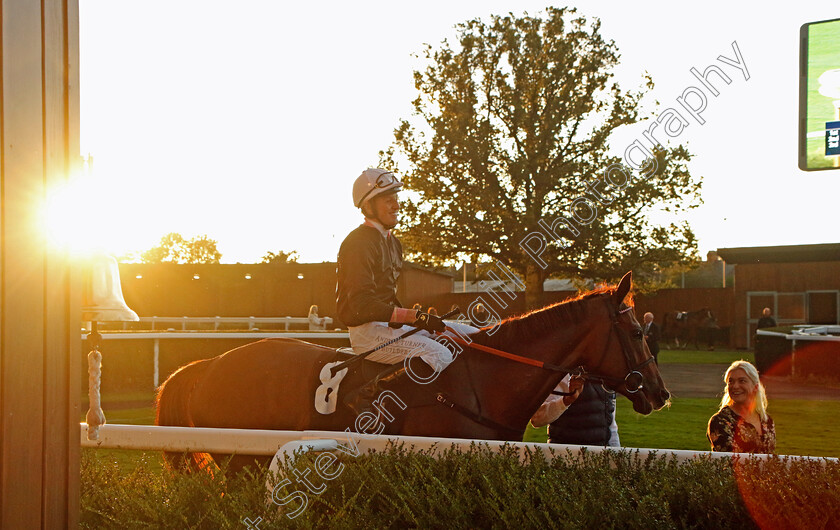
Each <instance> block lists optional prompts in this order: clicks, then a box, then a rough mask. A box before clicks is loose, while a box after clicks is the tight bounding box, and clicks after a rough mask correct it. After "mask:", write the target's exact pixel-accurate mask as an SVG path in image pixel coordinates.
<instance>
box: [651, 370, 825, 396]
mask: <svg viewBox="0 0 840 530" xmlns="http://www.w3.org/2000/svg"><path fill="white" fill-rule="evenodd" d="M728 367H729V365H728V364H662V365H660V367H659V370H660V372H661V373H662V379H664V380H665V385H666V386H667V387H668V390H670V391H671V394H673V395H674V397H678V398H679V397H706V398H720V397H722V396H723V374H724V373H725V372H726V369H727V368H728ZM762 383H764V387H765V388H766V389H767V398H768V399H807V400H817V401H840V388H834V387H828V386H820V385H816V384H806V383H798V382H791V381H790V380H789V379H788V378H786V377H762Z"/></svg>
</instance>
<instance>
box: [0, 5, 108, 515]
mask: <svg viewBox="0 0 840 530" xmlns="http://www.w3.org/2000/svg"><path fill="white" fill-rule="evenodd" d="M0 21H2V37H0V83H2V89H0V139H2V147H0V190H2V192H0V528H8V529H10V530H11V529H17V528H75V527H76V526H77V525H78V518H79V418H80V416H81V413H80V411H79V401H80V399H79V396H80V393H81V389H80V388H79V377H78V374H79V372H80V366H79V358H80V352H79V350H80V347H81V345H80V342H79V329H80V326H81V322H80V320H81V294H80V286H81V284H80V281H79V274H78V272H77V269H76V268H75V267H73V265H72V262H71V260H70V259H69V257H68V254H67V252H66V251H60V250H58V249H56V248H52V247H50V246H49V245H48V242H47V237H46V234H45V229H44V226H43V222H42V219H43V217H42V215H43V213H44V204H43V199H44V198H45V197H47V196H48V193H49V192H50V190H51V189H52V188H53V187H54V186H57V185H61V184H65V183H67V182H68V180H69V176H70V174H71V173H72V172H73V171H74V170H77V169H79V166H80V162H81V160H80V157H79V22H78V2H77V1H75V0H67V1H58V0H43V1H40V2H29V1H20V0H18V1H6V2H3V3H2V5H0ZM91 206H92V207H95V206H96V205H91ZM83 207H84V206H83V205H79V208H83Z"/></svg>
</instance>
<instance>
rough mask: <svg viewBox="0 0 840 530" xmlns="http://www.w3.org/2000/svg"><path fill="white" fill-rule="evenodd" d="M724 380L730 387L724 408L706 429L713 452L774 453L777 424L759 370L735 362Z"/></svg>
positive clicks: (722, 403) (722, 407) (721, 403)
mask: <svg viewBox="0 0 840 530" xmlns="http://www.w3.org/2000/svg"><path fill="white" fill-rule="evenodd" d="M723 380H724V381H725V382H726V390H725V392H724V394H723V399H722V400H721V402H720V410H718V412H717V414H715V415H714V416H712V417H711V419H710V420H709V427H708V430H707V431H706V435H707V436H708V438H709V441H710V442H711V443H712V451H726V452H730V453H766V454H769V453H773V452H774V451H775V450H776V427H775V425H774V424H773V418H771V417H770V416H769V415H768V414H767V396H766V395H765V393H764V385H762V384H761V381H760V380H759V378H758V370H756V368H755V366H753V365H752V364H750V363H748V362H747V361H735V362H734V363H732V364H731V365H730V366H729V369H727V370H726V374H725V375H724V376H723Z"/></svg>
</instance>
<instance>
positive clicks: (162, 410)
mask: <svg viewBox="0 0 840 530" xmlns="http://www.w3.org/2000/svg"><path fill="white" fill-rule="evenodd" d="M210 361H212V359H202V360H200V361H195V362H193V363H190V364H188V365H186V366H183V367H181V368H179V369H178V370H177V371H176V372H175V373H173V374H172V375H170V376H169V378H167V379H166V381H164V383H163V384H162V385H160V388H158V392H157V397H156V399H155V406H156V413H155V425H162V426H171V427H195V424H194V423H193V420H192V415H191V414H190V402H191V400H192V393H193V389H195V385H196V383H198V381H199V379H200V378H201V376H202V375H204V372H205V371H206V370H207V367H208V366H209V364H210ZM164 460H165V461H166V463H167V465H168V466H169V467H170V468H171V469H186V470H188V471H194V470H196V469H198V470H206V471H209V472H210V473H213V470H214V468H215V467H216V465H215V463H214V462H213V458H212V457H211V456H210V455H209V454H208V453H185V454H182V453H173V452H164Z"/></svg>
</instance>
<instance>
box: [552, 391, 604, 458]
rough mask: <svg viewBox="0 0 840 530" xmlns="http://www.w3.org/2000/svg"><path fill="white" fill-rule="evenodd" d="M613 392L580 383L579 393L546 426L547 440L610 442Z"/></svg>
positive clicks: (577, 443) (582, 443) (599, 443)
mask: <svg viewBox="0 0 840 530" xmlns="http://www.w3.org/2000/svg"><path fill="white" fill-rule="evenodd" d="M614 411H615V394H612V393H609V392H607V391H606V390H604V388H603V387H602V386H601V385H598V384H591V383H587V384H585V385H583V390H582V391H581V393H580V396H578V398H577V399H576V400H575V401H574V402H573V403H572V404H571V405H569V408H568V409H566V411H565V412H564V413H563V414H562V415H561V416H560V417H559V418H557V419H556V420H554V421H553V422H552V423H551V424H549V426H548V441H549V442H550V443H560V444H574V445H602V446H606V445H609V441H610V425H612V421H613V412H614Z"/></svg>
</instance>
